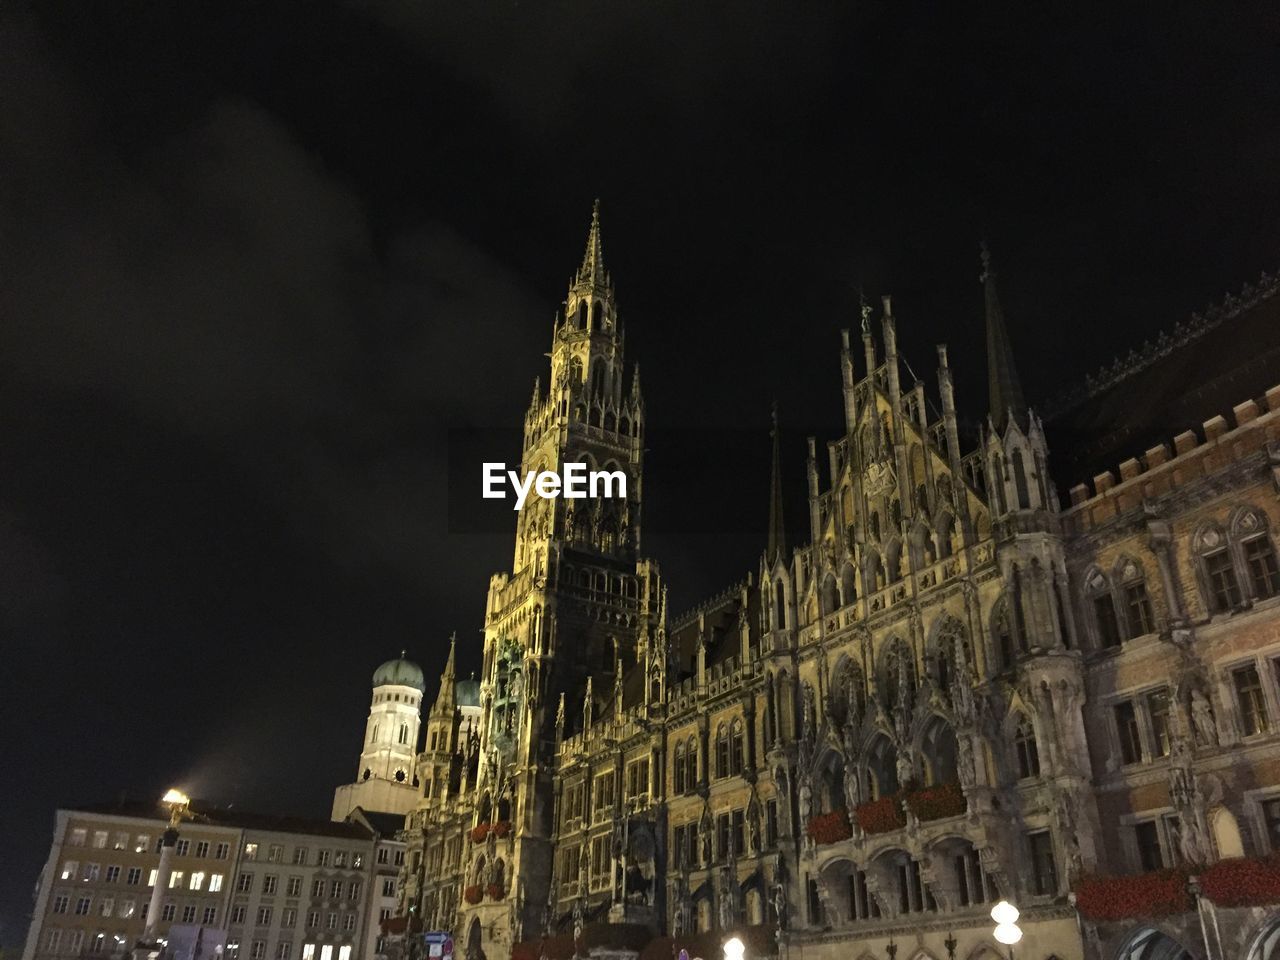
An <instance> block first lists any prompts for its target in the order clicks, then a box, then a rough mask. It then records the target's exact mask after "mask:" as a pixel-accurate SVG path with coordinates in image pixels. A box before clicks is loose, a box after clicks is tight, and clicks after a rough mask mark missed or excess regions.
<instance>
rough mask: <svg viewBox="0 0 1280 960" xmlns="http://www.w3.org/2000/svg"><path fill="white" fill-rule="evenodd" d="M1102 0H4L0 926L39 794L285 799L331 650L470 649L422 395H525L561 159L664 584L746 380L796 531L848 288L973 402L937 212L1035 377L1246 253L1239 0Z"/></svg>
mask: <svg viewBox="0 0 1280 960" xmlns="http://www.w3.org/2000/svg"><path fill="white" fill-rule="evenodd" d="M1120 6H1122V5H1119V4H1108V5H1106V6H1101V7H1099V8H1098V9H1095V10H1089V11H1085V10H1084V9H1083V8H1082V7H1080V6H1079V5H1076V4H1026V3H1021V4H1010V5H1009V8H1008V9H1001V8H1000V6H999V5H969V4H940V5H938V9H931V10H923V9H921V10H916V9H913V8H912V7H911V6H910V5H904V4H902V3H899V2H892V0H876V2H867V3H857V4H845V5H827V4H821V3H814V4H807V3H788V2H778V0H774V2H758V0H738V2H733V3H720V2H711V0H698V2H687V0H686V2H681V3H667V2H658V0H647V2H642V3H634V2H632V3H621V2H618V3H615V2H606V0H586V2H567V0H566V2H535V0H522V2H519V3H513V2H508V3H505V4H478V3H473V2H465V3H444V2H441V0H365V2H360V3H355V2H352V3H349V4H342V3H328V2H309V3H302V2H298V3H274V4H264V3H259V2H254V3H250V2H246V0H221V2H218V3H212V4H207V3H205V4H195V3H187V2H178V0H174V2H166V3H154V2H141V0H135V2H128V0H124V2H113V3H100V2H90V0H82V2H79V3H72V2H66V0H52V2H46V3H41V4H29V3H20V2H13V3H10V4H6V5H4V6H3V7H0V644H2V648H0V649H2V650H3V655H4V661H5V663H4V667H3V668H0V722H2V726H0V731H2V732H0V738H2V739H0V865H3V869H0V918H2V923H3V926H2V927H0V942H3V943H4V944H5V945H6V946H16V945H18V944H19V943H20V942H21V940H22V939H23V938H24V937H25V935H26V926H27V916H28V913H29V909H30V903H31V901H30V893H31V889H32V887H33V885H34V883H35V881H36V878H37V874H38V870H39V866H40V864H41V862H42V860H43V857H44V856H45V854H46V851H47V846H48V840H49V836H50V830H51V827H52V823H53V812H54V809H55V808H56V807H57V806H58V805H60V804H74V803H77V802H88V801H97V800H104V799H111V798H114V797H116V796H119V795H120V794H122V793H127V794H129V795H131V796H153V795H157V794H158V793H159V792H160V791H161V788H162V787H164V786H167V785H169V784H170V783H177V784H179V785H182V786H184V787H185V788H186V789H187V790H188V792H191V793H193V794H196V795H198V796H203V797H207V798H210V799H215V800H234V801H235V802H237V803H238V804H241V805H243V806H245V807H249V808H257V809H263V810H268V811H285V810H287V811H293V812H297V813H309V814H314V815H316V816H327V814H328V810H329V804H330V801H331V797H332V789H333V787H334V786H335V785H336V784H338V783H341V782H344V781H346V780H349V779H351V778H352V777H354V775H355V772H356V770H355V766H356V758H357V754H358V749H359V742H360V736H361V733H362V730H363V721H364V716H365V710H366V707H367V697H368V692H369V677H370V674H371V672H372V671H373V669H374V667H375V666H376V665H377V664H378V663H379V662H381V661H382V660H383V659H386V658H388V657H390V656H394V655H395V654H396V653H398V651H399V650H400V649H401V648H402V647H405V648H408V650H409V651H410V655H411V656H414V657H416V658H418V659H419V660H420V661H421V662H423V663H424V665H425V666H426V667H427V672H428V675H432V674H433V672H434V671H435V670H438V669H439V666H440V663H441V661H442V657H443V652H444V650H445V649H446V648H447V639H446V638H447V637H448V634H449V632H450V631H452V630H457V631H458V635H459V637H460V640H461V649H460V658H461V660H462V667H463V669H464V670H465V669H469V668H471V667H472V666H474V665H476V664H477V663H478V661H479V630H480V627H481V617H482V613H483V603H484V593H485V590H486V588H487V582H488V575H489V574H490V573H491V572H494V571H497V570H500V569H506V568H509V564H510V562H511V546H512V538H511V531H512V530H513V529H514V522H513V520H511V519H510V518H509V517H503V516H498V517H497V518H496V519H497V521H498V522H497V523H494V522H493V519H494V518H493V515H492V514H487V515H486V514H482V512H481V511H480V506H481V504H480V500H479V494H480V483H479V476H478V475H477V476H476V477H475V482H474V485H473V486H466V485H464V486H463V488H462V489H459V488H458V486H457V483H455V484H454V488H453V489H449V486H450V485H449V481H448V478H449V472H448V465H449V464H448V461H449V443H448V436H449V431H450V430H459V429H469V428H480V429H482V430H485V429H489V428H500V427H517V426H518V425H519V424H520V422H521V418H522V417H523V413H524V410H525V407H526V405H527V403H528V398H529V394H530V390H531V388H532V381H533V378H534V377H535V376H537V375H539V374H542V375H544V376H545V372H546V366H545V365H546V359H545V357H544V356H543V354H544V353H545V352H546V351H547V350H548V349H549V347H550V335H551V323H552V316H553V312H554V311H555V309H556V308H557V306H558V305H559V303H560V301H561V300H562V298H563V297H564V294H565V290H566V286H567V281H568V278H569V276H570V274H571V273H572V271H573V270H574V268H575V267H576V266H577V264H578V263H579V261H580V259H581V256H582V247H583V243H584V241H585V236H586V229H587V224H588V221H589V217H590V210H591V202H592V199H593V198H595V197H599V198H600V199H601V205H602V220H603V226H604V250H605V259H606V263H607V264H608V266H609V268H610V270H611V271H612V273H613V276H614V279H615V282H616V285H617V289H618V295H619V301H620V304H621V308H622V311H623V315H624V318H625V320H626V324H627V334H628V352H629V356H630V359H632V360H638V361H639V362H640V363H641V365H642V381H643V385H644V389H645V395H646V400H647V403H648V410H649V415H650V430H649V436H648V447H649V450H650V452H649V454H648V460H647V463H646V477H645V482H646V488H645V489H646V502H645V549H646V552H647V553H650V554H651V555H653V556H656V557H657V558H658V560H659V562H660V563H661V564H662V565H663V569H664V572H665V574H666V576H667V577H668V579H669V583H670V587H671V592H672V600H673V606H674V607H675V608H676V609H681V608H684V607H687V606H689V605H691V604H693V603H694V602H696V600H697V599H698V597H699V596H701V595H704V594H706V593H709V592H712V591H715V590H718V589H720V588H721V587H724V586H727V585H729V584H731V583H732V582H734V581H735V580H737V579H738V578H739V577H740V576H742V575H743V574H744V573H745V572H746V571H747V570H751V569H754V566H755V563H756V559H757V557H758V555H759V552H760V549H761V547H762V545H763V538H764V531H765V525H766V520H767V483H768V464H767V457H768V440H767V437H766V432H765V431H766V425H767V420H768V411H769V405H770V402H771V400H772V399H773V398H774V397H776V398H777V400H778V402H779V404H780V405H781V410H782V420H783V427H784V430H785V431H786V440H785V444H784V452H785V454H786V457H787V464H786V475H787V479H788V483H789V489H788V496H787V506H788V510H789V514H790V516H789V519H790V526H791V529H792V531H794V533H793V538H794V536H796V535H798V533H799V532H800V527H802V526H803V514H802V510H803V470H804V465H803V449H804V437H805V435H806V434H809V433H814V434H817V435H818V436H819V437H821V438H823V439H824V440H825V439H826V438H830V437H832V436H833V435H835V433H836V432H837V431H838V429H839V425H840V421H839V418H840V409H841V408H840V379H839V367H838V347H839V330H840V328H841V327H855V328H856V326H857V322H858V316H857V305H858V290H859V287H862V288H864V289H865V290H866V292H867V295H868V296H869V297H870V298H871V299H873V301H874V302H876V303H878V301H879V296H880V295H881V294H883V293H892V294H893V295H894V305H895V311H894V312H895V313H896V314H897V315H898V317H899V336H900V343H901V345H902V349H903V351H904V353H905V355H906V358H907V360H908V362H909V363H910V364H911V366H912V368H913V369H914V370H915V371H916V372H917V373H918V374H919V375H920V376H921V377H924V378H926V379H928V380H929V382H930V384H931V385H932V383H933V375H934V370H935V365H936V360H935V355H934V351H933V345H934V344H935V343H938V342H942V341H946V342H948V343H949V344H950V346H951V358H952V361H951V362H952V366H953V368H954V369H955V370H956V372H957V377H958V400H959V403H960V406H961V408H962V413H963V414H964V415H966V416H967V417H968V418H970V419H976V418H977V417H978V416H981V415H982V414H983V413H984V412H985V411H984V405H985V404H984V401H985V385H984V377H985V369H984V349H983V342H982V336H983V333H982V297H981V288H980V286H979V284H978V282H977V278H978V273H979V264H978V241H979V239H980V238H982V237H986V238H988V239H989V241H990V244H991V246H992V249H993V251H994V254H995V257H996V262H997V264H998V267H999V273H1000V285H1001V293H1002V296H1003V299H1004V307H1005V313H1006V315H1007V317H1008V320H1009V326H1010V331H1011V336H1012V339H1013V342H1014V348H1015V351H1016V353H1017V355H1018V359H1019V363H1020V365H1021V369H1022V374H1023V378H1024V381H1025V382H1026V385H1027V393H1028V394H1029V396H1030V398H1031V400H1032V402H1033V403H1035V402H1036V401H1038V400H1043V399H1044V398H1046V397H1048V396H1049V395H1050V394H1052V393H1053V392H1054V391H1055V390H1056V389H1058V388H1060V387H1062V386H1064V385H1066V384H1068V383H1070V382H1073V381H1075V380H1078V379H1079V378H1080V377H1082V376H1083V374H1084V373H1085V372H1086V371H1088V370H1090V369H1093V368H1096V367H1098V366H1099V365H1101V364H1102V363H1104V362H1107V363H1109V362H1110V361H1111V359H1112V357H1113V356H1114V355H1115V354H1117V353H1127V352H1128V350H1129V348H1130V347H1132V346H1135V345H1137V344H1139V343H1141V341H1142V340H1143V339H1144V338H1145V337H1147V336H1150V335H1152V334H1153V333H1154V332H1155V331H1157V330H1159V329H1161V328H1164V327H1169V326H1172V324H1173V323H1174V321H1175V320H1177V319H1179V318H1183V317H1186V316H1187V315H1188V314H1189V313H1190V312H1191V311H1192V310H1196V309H1201V308H1203V307H1204V306H1205V305H1206V304H1207V303H1210V302H1212V301H1216V300H1218V299H1220V298H1221V296H1222V295H1223V294H1224V293H1225V292H1226V291H1227V290H1233V291H1234V290H1238V289H1239V288H1240V286H1241V284H1242V283H1243V282H1244V281H1246V280H1255V279H1256V278H1257V276H1258V273H1259V271H1261V270H1263V269H1267V270H1271V271H1274V270H1275V269H1276V268H1277V267H1280V177H1278V176H1277V171H1280V69H1278V65H1277V59H1278V56H1277V55H1278V53H1280V28H1278V25H1277V21H1276V14H1275V13H1274V9H1273V7H1272V6H1270V5H1263V4H1259V5H1258V6H1257V8H1256V10H1257V12H1256V13H1254V14H1252V15H1250V14H1249V12H1248V11H1249V9H1250V8H1249V7H1247V6H1245V5H1234V4H1233V5H1227V6H1224V5H1214V4H1186V5H1182V4H1167V5H1161V6H1160V8H1159V9H1160V17H1159V19H1145V18H1141V17H1139V16H1137V15H1135V14H1132V13H1128V12H1125V11H1123V10H1120V9H1116V8H1118V7H1120ZM1135 6H1136V5H1135ZM1143 6H1144V7H1148V5H1143ZM1150 9H1154V8H1150ZM1264 11H1265V12H1264ZM494 436H495V437H498V436H504V435H502V434H497V433H495V434H494ZM512 436H513V435H512ZM517 456H518V449H516V447H515V444H514V441H512V443H511V444H510V445H509V447H508V449H500V450H494V456H493V459H508V460H514V459H515V458H516V457H517ZM1068 479H1071V480H1074V479H1076V478H1068ZM1061 481H1062V478H1060V481H1059V482H1060V483H1061Z"/></svg>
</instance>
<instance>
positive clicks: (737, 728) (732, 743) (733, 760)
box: [729, 718, 744, 777]
mask: <svg viewBox="0 0 1280 960" xmlns="http://www.w3.org/2000/svg"><path fill="white" fill-rule="evenodd" d="M742 732H743V727H742V720H741V719H740V718H735V719H734V721H733V723H731V724H730V725H729V772H730V773H732V774H733V775H734V776H735V777H736V776H739V775H740V774H741V773H742V767H743V748H744V741H743V736H742Z"/></svg>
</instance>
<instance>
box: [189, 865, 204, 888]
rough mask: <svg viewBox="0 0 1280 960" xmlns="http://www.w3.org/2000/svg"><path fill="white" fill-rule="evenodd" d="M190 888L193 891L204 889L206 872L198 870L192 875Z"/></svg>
mask: <svg viewBox="0 0 1280 960" xmlns="http://www.w3.org/2000/svg"><path fill="white" fill-rule="evenodd" d="M190 887H191V889H192V890H203V889H204V872H203V871H200V870H197V871H196V872H195V873H193V874H191V883H190Z"/></svg>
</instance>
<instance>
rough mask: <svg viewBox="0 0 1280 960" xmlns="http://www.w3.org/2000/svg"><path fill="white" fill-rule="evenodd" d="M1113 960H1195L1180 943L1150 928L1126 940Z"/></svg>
mask: <svg viewBox="0 0 1280 960" xmlns="http://www.w3.org/2000/svg"><path fill="white" fill-rule="evenodd" d="M1115 960H1195V958H1194V957H1193V956H1192V954H1191V952H1190V951H1188V950H1187V948H1186V947H1184V946H1183V945H1182V944H1181V943H1179V942H1178V941H1177V940H1174V939H1173V938H1172V937H1170V936H1168V935H1167V934H1165V933H1162V932H1160V931H1159V930H1156V929H1154V928H1152V927H1145V928H1143V929H1141V930H1139V931H1137V932H1136V933H1134V934H1133V935H1132V936H1130V937H1129V938H1128V939H1127V940H1125V941H1124V944H1123V945H1122V946H1121V947H1120V949H1119V951H1118V952H1117V953H1116V955H1115Z"/></svg>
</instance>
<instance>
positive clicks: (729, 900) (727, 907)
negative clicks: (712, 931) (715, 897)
mask: <svg viewBox="0 0 1280 960" xmlns="http://www.w3.org/2000/svg"><path fill="white" fill-rule="evenodd" d="M733 901H734V893H733V877H732V876H731V875H730V872H729V868H728V867H725V868H723V869H722V870H721V872H720V930H721V931H722V932H723V931H726V930H732V929H733V928H734V926H736V925H737V922H738V918H737V912H738V911H737V908H736V906H735V904H734V902H733Z"/></svg>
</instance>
